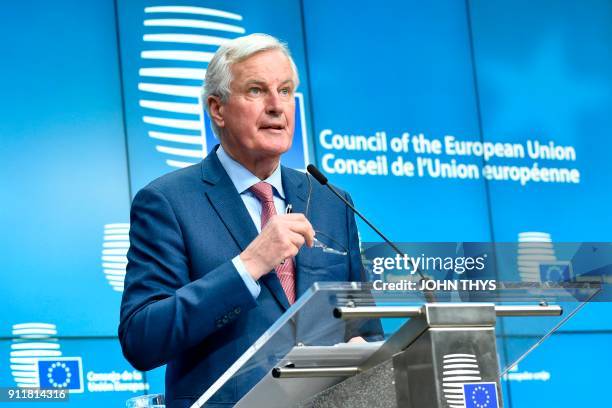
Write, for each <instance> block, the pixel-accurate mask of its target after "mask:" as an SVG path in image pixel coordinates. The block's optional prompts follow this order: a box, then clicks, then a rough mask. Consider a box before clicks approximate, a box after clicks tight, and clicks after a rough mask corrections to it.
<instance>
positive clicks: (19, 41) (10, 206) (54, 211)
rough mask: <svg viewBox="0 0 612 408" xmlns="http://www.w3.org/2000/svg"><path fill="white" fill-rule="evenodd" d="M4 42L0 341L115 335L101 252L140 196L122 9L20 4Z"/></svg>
mask: <svg viewBox="0 0 612 408" xmlns="http://www.w3.org/2000/svg"><path fill="white" fill-rule="evenodd" d="M0 34H1V35H2V36H3V38H6V39H8V38H10V39H11V40H10V46H8V47H6V50H5V54H4V57H3V63H2V67H1V72H2V75H0V81H1V86H0V88H1V89H2V92H3V98H1V99H0V111H1V112H2V115H3V119H2V120H1V121H0V135H2V136H1V140H2V142H1V143H2V149H0V161H1V162H2V168H3V174H2V177H1V179H0V180H1V181H0V183H2V184H1V188H0V190H1V191H2V197H3V200H2V201H3V204H2V211H0V225H2V226H3V233H2V234H1V238H0V248H1V250H0V251H1V253H2V260H3V263H2V276H3V288H4V289H3V290H2V293H3V294H4V295H3V296H2V297H1V300H0V302H1V303H0V307H1V308H2V310H5V311H8V310H10V313H4V314H3V319H2V321H3V324H2V325H0V335H2V336H8V335H10V333H11V331H10V327H11V324H15V323H23V322H31V321H42V322H49V323H55V324H57V325H59V326H61V327H62V334H63V335H115V334H116V332H117V329H116V328H117V323H118V311H119V308H118V305H119V301H120V294H119V293H118V292H117V291H114V290H113V288H112V287H111V286H110V285H109V283H108V282H107V279H106V277H105V274H104V269H103V267H102V263H103V262H102V251H103V241H104V235H105V225H108V224H115V223H126V222H128V216H129V193H128V182H127V181H128V180H127V162H126V157H125V149H124V144H125V138H124V133H123V122H122V113H121V88H120V81H119V67H118V63H117V49H116V35H115V16H114V9H113V4H112V2H95V3H91V4H89V5H88V6H87V7H83V4H82V2H78V1H66V0H63V1H57V2H53V3H49V2H34V3H32V2H29V3H28V2H15V3H12V4H11V5H10V7H8V6H7V7H4V12H3V15H2V24H0Z"/></svg>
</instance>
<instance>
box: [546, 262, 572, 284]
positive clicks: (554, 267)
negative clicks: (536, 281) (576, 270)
mask: <svg viewBox="0 0 612 408" xmlns="http://www.w3.org/2000/svg"><path fill="white" fill-rule="evenodd" d="M540 279H541V280H542V282H569V281H571V280H572V265H571V263H569V262H555V263H541V264H540Z"/></svg>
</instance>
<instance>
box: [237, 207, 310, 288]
mask: <svg viewBox="0 0 612 408" xmlns="http://www.w3.org/2000/svg"><path fill="white" fill-rule="evenodd" d="M314 236H315V232H314V229H313V228H312V225H311V224H310V222H309V221H308V219H306V217H305V216H304V214H298V213H296V214H283V215H275V216H273V217H272V218H270V220H269V221H268V223H267V224H266V226H265V227H264V228H263V229H262V230H261V233H260V234H259V235H258V236H257V238H255V239H254V240H253V242H251V243H250V244H249V246H248V247H247V248H246V249H245V250H244V251H243V252H242V253H241V254H240V259H241V260H242V263H243V264H244V266H245V268H246V269H247V271H248V272H249V273H250V274H251V276H253V278H254V279H255V280H258V279H259V278H261V277H262V276H263V275H265V274H266V273H268V272H270V271H271V270H272V269H274V267H276V266H277V265H280V264H281V263H282V262H284V260H285V259H287V258H291V257H294V256H295V255H297V253H298V251H299V250H300V247H301V246H302V245H304V243H306V245H308V246H309V247H312V245H313V244H314Z"/></svg>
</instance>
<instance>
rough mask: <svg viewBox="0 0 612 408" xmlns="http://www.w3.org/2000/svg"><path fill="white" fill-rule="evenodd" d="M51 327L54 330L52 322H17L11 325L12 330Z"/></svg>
mask: <svg viewBox="0 0 612 408" xmlns="http://www.w3.org/2000/svg"><path fill="white" fill-rule="evenodd" d="M34 328H37V329H52V330H55V329H56V326H55V325H54V324H48V323H18V324H14V325H13V330H16V329H34Z"/></svg>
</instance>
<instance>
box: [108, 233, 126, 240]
mask: <svg viewBox="0 0 612 408" xmlns="http://www.w3.org/2000/svg"><path fill="white" fill-rule="evenodd" d="M129 240H130V236H129V235H125V234H121V235H106V236H105V237H104V241H129Z"/></svg>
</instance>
